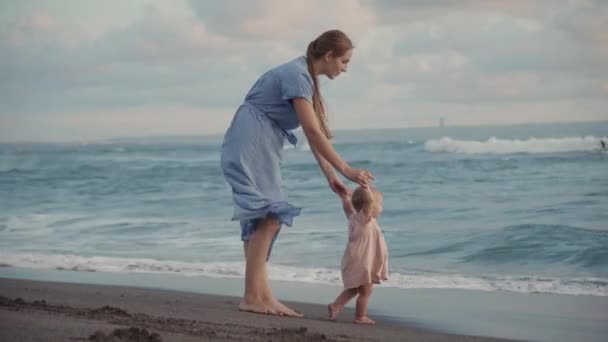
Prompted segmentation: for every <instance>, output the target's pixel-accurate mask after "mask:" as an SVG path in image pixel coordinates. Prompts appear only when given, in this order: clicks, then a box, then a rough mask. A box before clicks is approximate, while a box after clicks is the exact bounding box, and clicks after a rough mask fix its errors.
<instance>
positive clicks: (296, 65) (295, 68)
mask: <svg viewBox="0 0 608 342" xmlns="http://www.w3.org/2000/svg"><path fill="white" fill-rule="evenodd" d="M274 71H275V72H277V73H278V74H279V75H280V76H283V77H286V78H290V77H298V76H304V77H306V78H307V79H309V80H311V81H312V78H311V77H310V74H309V73H308V65H307V64H306V57H304V56H300V57H297V58H295V59H292V60H291V61H289V62H286V63H283V64H281V65H279V66H277V67H276V68H275V69H274Z"/></svg>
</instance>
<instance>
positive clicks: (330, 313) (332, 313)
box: [327, 304, 340, 321]
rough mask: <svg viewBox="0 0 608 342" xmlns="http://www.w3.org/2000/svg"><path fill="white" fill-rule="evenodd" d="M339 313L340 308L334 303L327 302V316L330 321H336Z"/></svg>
mask: <svg viewBox="0 0 608 342" xmlns="http://www.w3.org/2000/svg"><path fill="white" fill-rule="evenodd" d="M339 313H340V309H338V308H337V307H336V306H334V305H333V304H327V318H329V320H330V321H335V320H336V319H338V314H339Z"/></svg>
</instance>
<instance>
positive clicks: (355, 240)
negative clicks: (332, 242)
mask: <svg viewBox="0 0 608 342" xmlns="http://www.w3.org/2000/svg"><path fill="white" fill-rule="evenodd" d="M342 206H343V207H344V213H345V214H346V217H347V218H348V221H349V223H348V243H347V245H346V250H345V251H344V256H343V257H342V281H343V283H344V290H343V291H342V293H340V294H339V295H338V297H337V298H336V300H335V301H334V302H333V303H331V304H329V305H328V306H327V308H328V313H329V319H330V320H332V321H334V320H336V318H337V316H338V313H339V312H340V310H342V308H344V306H345V305H346V304H347V303H348V302H349V301H350V300H351V299H353V298H354V297H355V296H357V295H358V297H357V304H356V313H355V320H354V322H355V323H359V324H374V323H375V322H374V321H373V320H371V319H370V318H369V317H367V304H368V301H369V297H370V296H371V294H372V289H373V286H374V284H380V283H381V282H382V281H383V280H386V279H388V249H387V247H386V241H385V240H384V235H383V234H382V231H381V230H380V227H379V226H378V222H377V221H376V218H377V217H378V216H379V215H380V213H381V212H382V193H381V192H380V191H378V190H376V189H374V188H363V187H358V188H357V189H356V190H355V191H354V192H353V194H352V197H351V196H349V195H343V196H342Z"/></svg>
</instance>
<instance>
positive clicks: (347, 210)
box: [340, 194, 355, 218]
mask: <svg viewBox="0 0 608 342" xmlns="http://www.w3.org/2000/svg"><path fill="white" fill-rule="evenodd" d="M340 198H341V199H342V208H344V215H346V218H350V216H351V215H352V214H354V213H355V208H353V203H352V201H351V195H350V194H343V195H342V196H340Z"/></svg>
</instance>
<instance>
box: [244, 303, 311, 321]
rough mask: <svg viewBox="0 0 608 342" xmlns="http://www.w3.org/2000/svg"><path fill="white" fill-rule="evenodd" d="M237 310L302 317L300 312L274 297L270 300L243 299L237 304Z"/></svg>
mask: <svg viewBox="0 0 608 342" xmlns="http://www.w3.org/2000/svg"><path fill="white" fill-rule="evenodd" d="M239 310H241V311H247V312H253V313H261V314H267V315H277V316H289V317H302V316H303V315H302V314H301V313H298V312H295V311H293V310H291V309H290V308H288V307H286V306H285V305H283V304H282V303H281V302H279V301H278V300H276V299H270V300H252V301H245V300H243V301H242V302H241V303H240V304H239Z"/></svg>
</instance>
